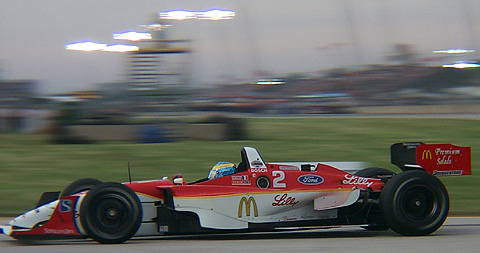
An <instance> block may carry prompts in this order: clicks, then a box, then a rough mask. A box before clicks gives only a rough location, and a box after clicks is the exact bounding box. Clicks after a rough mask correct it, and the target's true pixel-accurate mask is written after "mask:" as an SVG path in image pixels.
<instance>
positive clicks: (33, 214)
mask: <svg viewBox="0 0 480 253" xmlns="http://www.w3.org/2000/svg"><path fill="white" fill-rule="evenodd" d="M57 204H58V200H56V201H53V202H50V203H48V204H46V205H43V206H40V207H37V208H35V209H33V210H31V211H29V212H26V213H24V214H22V215H20V216H18V217H16V218H14V219H13V220H11V221H10V223H9V225H10V226H12V227H15V228H28V229H32V228H34V227H35V226H37V225H38V224H41V223H42V222H45V221H48V220H49V219H50V217H52V214H53V211H54V210H55V207H56V206H57Z"/></svg>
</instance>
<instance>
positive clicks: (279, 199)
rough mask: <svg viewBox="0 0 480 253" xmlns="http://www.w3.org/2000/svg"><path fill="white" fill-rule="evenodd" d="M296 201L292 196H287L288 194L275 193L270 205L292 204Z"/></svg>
mask: <svg viewBox="0 0 480 253" xmlns="http://www.w3.org/2000/svg"><path fill="white" fill-rule="evenodd" d="M297 203H298V201H297V200H296V199H295V198H294V197H289V196H288V194H286V193H284V194H283V195H280V194H278V195H276V196H275V197H274V198H273V203H272V206H294V205H296V204H297Z"/></svg>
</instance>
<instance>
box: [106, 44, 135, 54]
mask: <svg viewBox="0 0 480 253" xmlns="http://www.w3.org/2000/svg"><path fill="white" fill-rule="evenodd" d="M138 49H139V48H138V47H137V46H134V45H127V44H112V45H108V46H107V47H106V48H105V49H104V50H103V51H106V52H115V53H126V52H133V51H138Z"/></svg>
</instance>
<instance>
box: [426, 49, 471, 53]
mask: <svg viewBox="0 0 480 253" xmlns="http://www.w3.org/2000/svg"><path fill="white" fill-rule="evenodd" d="M433 52H434V53H437V54H466V53H474V52H475V50H472V49H461V48H451V49H445V50H435V51H433Z"/></svg>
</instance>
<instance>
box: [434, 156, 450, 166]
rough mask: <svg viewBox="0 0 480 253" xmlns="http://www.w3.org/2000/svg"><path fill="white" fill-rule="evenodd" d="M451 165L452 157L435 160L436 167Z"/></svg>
mask: <svg viewBox="0 0 480 253" xmlns="http://www.w3.org/2000/svg"><path fill="white" fill-rule="evenodd" d="M445 164H452V156H451V155H448V156H447V155H444V156H442V157H441V158H437V165H445Z"/></svg>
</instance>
